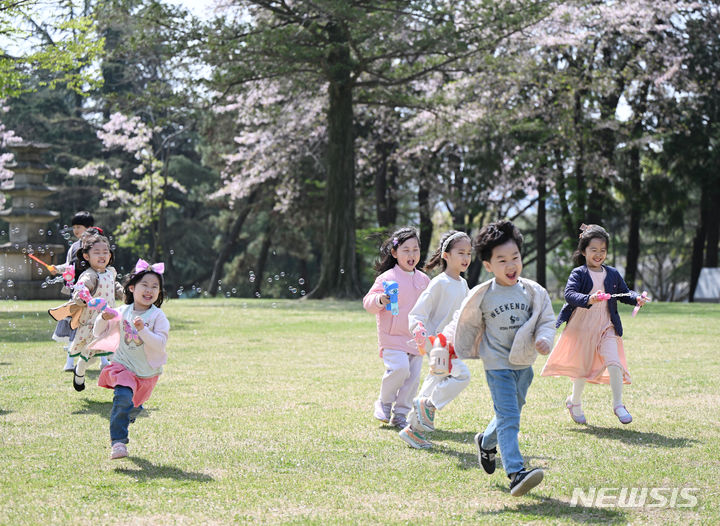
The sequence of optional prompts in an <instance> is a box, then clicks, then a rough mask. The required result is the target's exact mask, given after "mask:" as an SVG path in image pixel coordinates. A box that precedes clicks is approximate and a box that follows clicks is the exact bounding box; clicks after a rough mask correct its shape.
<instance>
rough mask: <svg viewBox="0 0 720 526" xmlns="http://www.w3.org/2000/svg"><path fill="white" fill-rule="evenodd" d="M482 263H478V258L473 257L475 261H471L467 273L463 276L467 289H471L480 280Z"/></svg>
mask: <svg viewBox="0 0 720 526" xmlns="http://www.w3.org/2000/svg"><path fill="white" fill-rule="evenodd" d="M482 267H483V265H482V261H480V258H479V257H475V259H473V260H472V262H471V263H470V266H469V267H468V269H467V273H466V276H465V281H467V284H468V287H470V288H473V287H474V286H475V285H477V284H478V281H479V280H480V273H481V272H482Z"/></svg>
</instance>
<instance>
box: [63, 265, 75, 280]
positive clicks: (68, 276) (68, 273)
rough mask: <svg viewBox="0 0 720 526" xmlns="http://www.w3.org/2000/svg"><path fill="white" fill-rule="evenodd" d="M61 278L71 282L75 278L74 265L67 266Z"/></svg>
mask: <svg viewBox="0 0 720 526" xmlns="http://www.w3.org/2000/svg"><path fill="white" fill-rule="evenodd" d="M62 278H63V279H64V280H65V281H67V282H68V283H72V282H73V280H74V279H75V267H68V268H66V269H65V271H64V272H63V273H62Z"/></svg>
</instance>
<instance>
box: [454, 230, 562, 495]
mask: <svg viewBox="0 0 720 526" xmlns="http://www.w3.org/2000/svg"><path fill="white" fill-rule="evenodd" d="M475 250H476V251H477V253H478V255H479V256H480V258H481V259H482V262H483V266H484V267H485V270H487V271H488V272H491V273H492V274H493V276H494V277H493V278H492V279H490V280H489V281H486V282H484V283H481V284H480V285H478V286H476V287H475V288H473V289H472V290H471V291H470V293H469V295H468V296H467V298H465V300H464V301H463V304H462V306H461V307H460V310H459V311H458V312H457V313H456V314H455V316H454V317H453V321H452V322H450V323H449V324H448V325H447V326H446V327H445V329H443V334H445V336H446V338H447V339H448V340H449V341H450V342H452V343H454V345H455V352H456V353H457V355H458V356H459V357H460V358H481V359H482V361H483V366H484V368H485V378H486V380H487V384H488V387H489V388H490V395H491V396H492V400H493V406H494V409H495V417H494V418H493V419H492V421H491V422H490V423H489V424H488V426H487V428H486V429H485V431H484V432H483V433H478V434H477V435H475V445H476V447H477V449H478V460H479V461H480V465H481V466H482V467H483V469H484V470H485V472H486V473H488V474H491V473H493V472H494V471H495V454H496V453H497V448H496V446H497V445H499V446H500V450H501V451H502V464H503V468H505V473H507V476H508V477H509V478H510V494H511V495H513V496H514V497H519V496H521V495H524V494H525V493H527V492H528V491H529V490H530V489H532V488H534V487H535V486H537V485H538V484H539V483H540V482H541V481H542V479H543V471H542V470H541V469H539V468H535V469H530V470H527V469H525V466H524V461H523V457H522V455H521V454H520V447H519V444H518V432H519V431H520V412H521V410H522V408H523V405H525V397H526V395H527V390H528V388H529V387H530V383H531V382H532V379H533V369H532V364H533V362H534V361H535V359H536V358H537V353H538V352H540V353H542V354H547V353H548V352H550V347H551V346H552V342H553V339H554V337H555V325H554V320H555V314H554V313H553V310H552V304H551V302H550V296H548V293H547V291H546V290H545V289H544V288H542V287H541V286H540V285H538V284H537V283H535V282H534V281H531V280H529V279H525V278H521V277H520V274H521V272H522V268H523V265H522V256H521V250H522V235H521V234H520V232H519V231H518V229H517V228H516V227H515V226H514V225H513V224H512V223H511V222H510V221H498V222H496V223H490V224H489V225H487V226H485V227H483V229H482V230H480V232H479V233H478V235H477V238H476V239H475Z"/></svg>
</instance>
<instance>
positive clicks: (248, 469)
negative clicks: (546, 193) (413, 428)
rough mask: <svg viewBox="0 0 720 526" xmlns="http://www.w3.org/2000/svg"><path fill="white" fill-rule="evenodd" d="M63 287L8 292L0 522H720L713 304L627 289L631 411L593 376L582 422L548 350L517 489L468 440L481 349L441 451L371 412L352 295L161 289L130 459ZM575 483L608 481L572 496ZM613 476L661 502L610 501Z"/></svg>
mask: <svg viewBox="0 0 720 526" xmlns="http://www.w3.org/2000/svg"><path fill="white" fill-rule="evenodd" d="M57 303H58V302H46V301H32V302H30V301H22V302H12V301H0V487H1V490H0V524H8V525H25V524H78V525H81V524H406V523H412V524H465V523H479V524H518V523H535V524H576V523H589V524H607V523H611V524H626V523H632V524H673V525H678V524H683V525H685V524H718V523H720V495H719V490H718V483H719V482H720V389H719V388H718V382H719V381H720V305H709V304H659V303H651V304H649V305H647V306H646V307H644V308H643V309H642V310H641V312H640V314H639V315H638V316H637V317H636V318H631V316H630V307H628V306H625V305H621V307H620V308H621V316H622V318H623V322H624V326H625V337H624V341H625V349H626V352H627V357H628V366H629V369H630V372H631V374H632V377H633V383H632V385H630V386H626V389H625V402H626V405H627V407H628V409H629V411H630V412H631V413H632V415H633V417H634V419H635V420H634V422H633V423H632V424H630V425H627V426H623V425H621V424H620V423H619V422H618V421H617V418H616V417H615V416H614V415H613V413H612V410H611V395H610V389H609V387H608V386H596V385H588V386H587V387H586V389H585V396H584V409H585V414H586V416H587V418H588V421H589V424H590V425H588V426H578V425H576V424H574V423H573V422H571V421H570V418H569V416H568V414H567V410H566V409H565V407H564V400H565V397H566V396H567V395H568V394H569V389H570V381H569V380H568V379H566V378H544V377H540V376H539V373H540V370H541V369H542V366H543V364H544V363H545V360H546V357H542V356H541V357H540V358H539V359H538V361H537V362H536V364H535V373H536V376H535V380H534V382H533V384H532V386H531V387H530V391H529V394H528V401H527V405H526V406H525V409H524V411H523V417H522V423H521V432H520V447H521V451H522V452H523V454H524V455H525V457H526V460H527V463H528V464H530V465H531V466H536V467H542V468H543V469H544V470H545V480H544V481H543V483H542V484H541V485H540V486H538V487H537V488H536V489H535V490H533V491H532V492H531V493H529V494H528V495H526V496H524V497H521V498H514V497H512V496H510V493H509V491H508V481H507V478H506V477H505V474H504V472H503V470H502V468H501V467H500V466H498V470H497V471H496V472H495V474H494V475H491V476H490V475H486V474H485V473H484V471H483V470H482V469H481V468H480V467H479V466H478V464H477V458H476V453H475V449H474V446H473V443H472V438H473V436H474V434H475V433H476V432H477V431H478V430H482V429H483V428H484V426H485V424H486V423H487V421H488V420H489V419H490V418H491V416H492V403H491V400H490V396H489V393H488V389H487V385H486V383H485V378H484V374H483V370H482V364H481V363H480V362H477V361H469V366H470V368H471V372H472V373H473V380H472V382H471V384H470V386H469V387H468V388H467V389H466V390H465V391H464V392H463V393H462V394H461V395H460V396H459V397H458V399H457V400H455V401H454V402H452V403H451V404H450V405H449V406H447V408H446V409H444V410H443V411H442V412H438V413H437V415H436V426H437V428H438V430H437V431H436V432H435V433H433V434H432V435H431V439H432V440H433V442H434V444H435V447H434V449H432V450H429V451H418V450H413V449H411V448H409V447H407V446H406V445H405V444H404V443H403V442H401V441H400V440H399V438H398V436H397V432H396V430H394V429H391V428H390V427H388V426H384V425H382V424H381V423H379V422H378V421H376V420H374V419H373V418H372V404H373V401H374V400H375V398H376V397H377V395H378V390H379V383H380V378H381V375H382V372H383V366H382V362H381V360H380V359H379V357H378V354H377V349H376V341H377V340H376V332H375V318H374V316H371V315H369V314H367V313H366V312H365V311H363V310H362V307H361V304H360V302H359V301H354V302H334V301H322V302H320V301H292V302H291V301H272V300H243V299H227V298H225V299H216V300H209V299H208V300H206V299H200V300H171V301H169V302H167V303H166V304H165V306H164V310H165V313H166V314H167V316H168V318H169V319H170V323H171V326H172V328H171V332H170V341H169V347H168V350H169V355H170V356H169V361H168V364H167V366H166V368H165V372H164V374H163V375H162V377H161V378H160V380H159V382H158V384H157V387H156V389H155V391H154V393H153V395H152V397H151V398H150V400H149V401H148V403H147V404H146V407H147V409H148V416H147V418H139V419H138V421H137V422H136V423H135V424H133V425H132V426H131V427H130V444H129V450H130V457H129V458H127V459H122V460H110V458H109V453H110V444H109V430H108V422H109V415H110V409H111V405H112V391H110V390H107V389H102V388H99V387H97V376H98V366H97V365H95V366H93V367H92V368H91V369H90V370H89V372H88V377H87V382H88V387H87V389H86V390H85V391H83V392H81V393H77V392H75V391H74V390H73V389H72V386H71V379H72V375H71V374H69V373H65V372H63V371H62V365H63V364H64V356H63V354H62V351H61V348H60V346H59V345H58V344H57V343H55V342H53V341H51V340H50V335H51V333H52V330H53V328H54V324H53V323H51V320H50V318H49V317H48V315H47V313H46V311H47V309H48V308H49V307H51V306H54V305H55V304H57ZM558 307H559V306H558V305H556V312H557V311H558ZM426 372H427V364H424V367H423V377H424V375H425V374H426ZM576 488H579V489H580V490H581V491H582V492H583V494H584V495H587V494H589V493H590V492H591V491H601V488H615V490H605V491H606V497H605V498H604V499H602V498H601V499H597V500H595V501H593V503H592V504H587V505H582V502H580V503H579V504H580V505H577V506H572V505H571V501H572V495H573V491H574V490H575V489H576ZM620 488H627V490H628V492H629V491H630V490H631V489H632V488H638V489H639V490H638V491H640V490H641V489H642V488H647V489H648V490H647V491H650V490H652V489H653V488H654V489H655V492H656V495H657V494H659V495H661V496H664V498H665V500H666V502H665V503H664V505H663V502H662V499H659V498H651V496H649V495H648V497H647V499H646V501H645V503H644V505H639V506H634V507H620V506H617V505H616V504H617V502H618V498H617V497H618V495H619V494H620ZM659 488H667V489H659ZM682 488H685V492H686V493H685V495H688V494H689V495H692V496H693V497H695V500H696V503H694V505H692V506H687V505H688V504H693V503H692V502H690V500H689V499H687V498H683V497H682V494H681V493H679V491H680V489H682ZM673 491H674V492H675V496H676V498H673V497H672V494H673ZM607 495H609V497H608V496H607ZM636 503H637V502H636Z"/></svg>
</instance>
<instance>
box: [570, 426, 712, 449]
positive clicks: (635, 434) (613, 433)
mask: <svg viewBox="0 0 720 526" xmlns="http://www.w3.org/2000/svg"><path fill="white" fill-rule="evenodd" d="M570 431H572V432H573V433H582V434H584V435H594V436H596V437H599V438H612V439H613V440H620V441H621V442H626V443H628V444H642V445H646V446H651V447H690V446H692V445H693V444H696V443H697V442H698V441H697V440H695V439H693V438H687V437H682V438H674V437H669V436H665V435H661V434H659V433H653V432H646V431H635V430H633V429H627V428H622V427H601V426H585V427H582V428H578V427H573V428H571V429H570Z"/></svg>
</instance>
